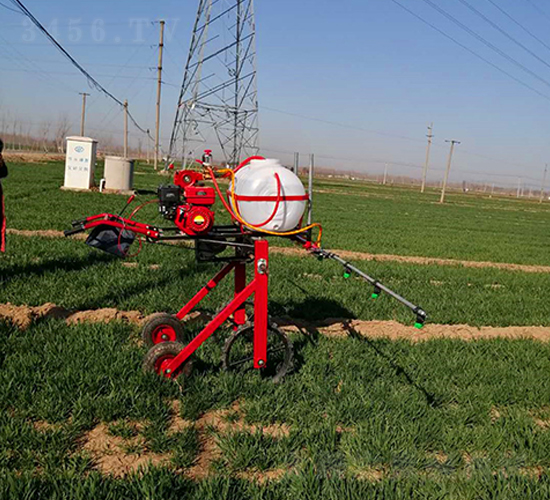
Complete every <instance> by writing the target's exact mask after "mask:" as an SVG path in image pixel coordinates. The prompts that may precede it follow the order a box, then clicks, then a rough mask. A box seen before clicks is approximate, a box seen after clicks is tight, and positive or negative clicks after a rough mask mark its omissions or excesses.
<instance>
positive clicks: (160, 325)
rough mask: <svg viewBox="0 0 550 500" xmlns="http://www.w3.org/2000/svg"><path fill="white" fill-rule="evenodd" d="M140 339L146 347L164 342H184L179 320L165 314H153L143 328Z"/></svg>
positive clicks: (183, 333)
mask: <svg viewBox="0 0 550 500" xmlns="http://www.w3.org/2000/svg"><path fill="white" fill-rule="evenodd" d="M141 338H142V339H143V342H144V343H145V345H146V346H147V347H154V346H156V345H158V344H162V343H165V342H180V343H185V342H186V339H185V332H184V331H183V326H182V324H181V322H180V320H179V319H178V318H176V317H175V316H172V315H170V314H166V313H160V314H155V315H154V316H153V317H152V318H151V319H150V320H149V321H148V322H147V323H146V324H145V326H144V327H143V330H142V331H141Z"/></svg>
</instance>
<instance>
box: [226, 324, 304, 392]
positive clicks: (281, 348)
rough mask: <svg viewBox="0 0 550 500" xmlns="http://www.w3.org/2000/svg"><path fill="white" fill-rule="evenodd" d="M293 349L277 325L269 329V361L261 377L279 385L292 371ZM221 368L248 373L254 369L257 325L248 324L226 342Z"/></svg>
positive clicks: (272, 325)
mask: <svg viewBox="0 0 550 500" xmlns="http://www.w3.org/2000/svg"><path fill="white" fill-rule="evenodd" d="M293 359H294V349H293V346H292V342H291V341H290V339H289V338H288V336H287V335H286V334H285V333H284V332H282V331H281V330H280V329H279V328H278V326H277V325H276V324H275V323H271V324H270V325H268V327H267V359H266V363H265V367H264V368H262V369H261V373H262V376H264V377H269V378H271V379H272V380H273V382H274V383H277V382H280V381H281V380H282V379H283V377H284V376H285V375H287V374H288V373H289V372H290V371H291V370H292V363H293ZM222 366H223V369H224V370H226V371H235V372H241V373H244V372H247V371H251V370H253V369H254V325H253V324H251V323H246V324H245V325H243V326H242V327H241V328H239V329H238V330H237V331H236V332H235V333H234V334H233V335H231V336H230V337H229V338H228V339H227V340H226V342H225V345H224V348H223V354H222Z"/></svg>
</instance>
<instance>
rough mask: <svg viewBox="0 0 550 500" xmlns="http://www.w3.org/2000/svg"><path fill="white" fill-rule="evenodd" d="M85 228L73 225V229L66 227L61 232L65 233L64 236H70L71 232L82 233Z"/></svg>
mask: <svg viewBox="0 0 550 500" xmlns="http://www.w3.org/2000/svg"><path fill="white" fill-rule="evenodd" d="M84 231H85V229H84V228H83V227H82V226H80V227H75V228H73V229H67V230H66V231H63V234H65V237H68V236H72V235H73V234H78V233H83V232H84Z"/></svg>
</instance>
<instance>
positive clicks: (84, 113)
mask: <svg viewBox="0 0 550 500" xmlns="http://www.w3.org/2000/svg"><path fill="white" fill-rule="evenodd" d="M80 95H81V96H82V118H81V119H80V137H84V128H85V124H86V97H88V96H89V95H90V94H87V93H86V92H80Z"/></svg>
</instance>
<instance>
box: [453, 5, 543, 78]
mask: <svg viewBox="0 0 550 500" xmlns="http://www.w3.org/2000/svg"><path fill="white" fill-rule="evenodd" d="M458 1H459V2H460V3H461V4H462V5H465V6H466V7H467V8H468V9H470V10H471V11H472V12H473V13H474V14H476V15H477V16H478V17H480V18H481V19H483V20H484V21H485V22H486V23H487V24H489V25H490V26H492V27H493V28H494V29H496V30H497V31H498V32H499V33H502V34H503V35H504V36H505V37H506V38H508V40H510V41H512V42H514V43H515V44H516V45H517V46H518V47H521V48H522V49H523V50H525V51H526V52H527V53H528V54H531V55H532V56H533V57H534V58H535V59H536V60H537V61H540V62H541V63H542V64H544V65H545V66H547V67H548V68H550V64H548V62H547V61H545V60H544V59H543V58H542V57H539V56H538V55H537V54H535V53H534V52H533V51H532V50H531V49H530V48H529V47H526V46H525V45H524V44H523V43H521V42H520V41H518V40H516V39H515V38H514V37H513V36H512V35H510V34H509V33H508V32H507V31H505V30H503V29H502V28H501V27H500V26H499V25H498V24H496V23H494V22H493V21H491V20H490V19H489V18H488V17H487V16H486V15H485V14H483V12H481V11H479V10H478V9H476V8H475V7H474V6H473V5H472V4H470V3H469V2H468V1H466V0H458Z"/></svg>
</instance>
